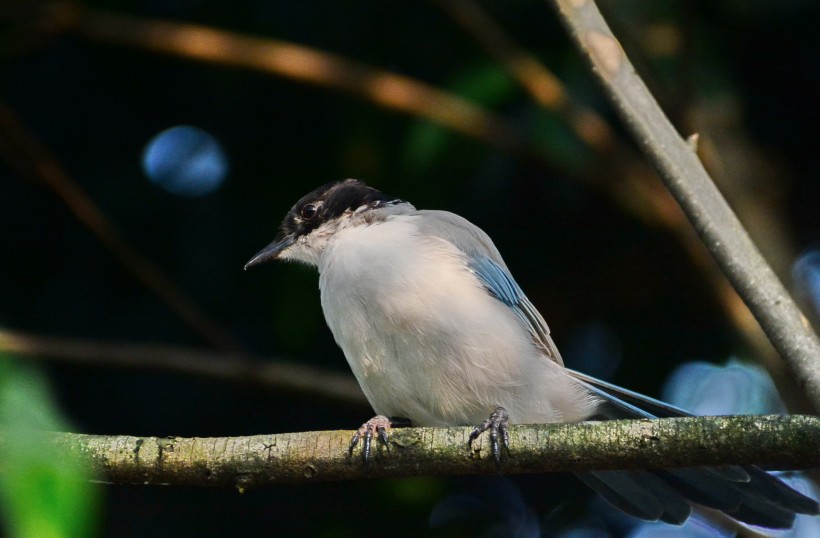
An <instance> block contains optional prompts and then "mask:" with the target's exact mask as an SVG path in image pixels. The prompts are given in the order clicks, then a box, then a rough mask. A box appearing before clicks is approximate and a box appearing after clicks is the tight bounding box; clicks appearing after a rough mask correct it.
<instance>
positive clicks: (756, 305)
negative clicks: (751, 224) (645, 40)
mask: <svg viewBox="0 0 820 538" xmlns="http://www.w3.org/2000/svg"><path fill="white" fill-rule="evenodd" d="M552 3H553V5H554V6H555V7H556V10H557V12H558V13H559V16H560V18H561V20H562V22H563V23H564V24H565V25H566V27H567V29H568V30H569V32H570V34H571V36H572V38H573V40H574V41H575V42H576V44H577V45H578V47H579V49H580V50H581V52H582V53H583V54H584V56H585V57H586V58H587V59H588V60H589V61H590V62H591V64H592V66H593V71H594V72H595V74H596V75H597V77H598V79H599V80H600V81H601V83H602V84H603V86H604V88H605V91H606V93H607V95H608V96H609V97H610V99H611V100H612V102H613V103H614V104H615V107H616V109H617V111H618V113H619V114H620V115H621V117H622V119H623V120H624V123H625V124H626V125H627V127H628V128H629V129H630V130H631V131H632V133H633V135H634V137H635V139H636V141H637V142H638V144H639V145H640V146H641V147H642V148H643V149H644V151H645V152H646V154H647V155H648V156H649V158H650V159H651V160H652V162H653V163H654V164H655V166H656V168H657V169H658V171H659V173H660V174H661V177H662V179H663V180H664V183H665V184H666V186H667V188H668V189H669V190H670V192H671V193H672V195H673V196H674V197H675V199H676V200H677V201H678V203H679V204H680V205H681V207H682V208H683V210H684V211H685V212H686V215H687V217H688V218H689V220H690V221H691V222H692V224H693V226H694V228H695V230H696V231H697V232H698V234H699V235H700V236H701V239H702V241H703V242H704V244H705V245H706V247H707V248H708V249H709V251H710V252H711V253H712V255H713V256H714V257H715V259H716V260H717V262H718V264H719V265H720V266H721V268H722V269H723V271H724V273H725V274H726V276H727V277H728V278H729V280H730V281H731V282H732V284H733V285H734V287H735V289H736V290H737V291H738V293H739V294H740V295H741V297H743V299H744V301H745V303H746V305H747V306H748V307H749V309H750V310H751V311H752V313H753V314H754V316H755V318H756V319H757V320H758V322H759V323H760V325H761V327H762V328H763V330H764V331H765V332H766V334H767V336H768V337H769V340H770V341H771V342H772V344H773V345H774V347H775V349H777V350H778V352H779V353H780V354H781V356H782V357H783V359H784V360H785V361H786V363H787V364H788V366H789V367H790V369H791V370H792V374H793V375H794V376H795V378H796V379H797V380H798V382H799V384H800V385H801V386H802V387H803V388H804V390H805V393H806V396H807V398H808V399H809V401H810V402H811V403H812V404H813V405H814V407H815V410H820V340H818V338H817V335H816V334H815V333H814V332H813V331H812V330H811V327H810V326H809V324H808V321H807V320H806V318H805V317H804V316H803V315H802V314H801V312H800V310H799V309H798V308H797V306H796V305H795V304H794V302H793V301H792V299H791V297H789V295H788V292H787V291H786V290H785V289H784V288H783V285H782V284H781V283H780V281H779V280H778V279H777V276H776V275H775V274H774V272H773V271H772V270H771V268H770V267H769V266H768V264H767V263H766V261H765V260H764V259H763V257H762V256H761V255H760V252H759V251H758V250H757V248H756V247H755V245H754V244H753V243H752V241H751V239H750V238H749V236H748V234H747V233H746V231H745V230H744V228H743V226H742V225H741V223H740V222H739V221H738V220H737V217H736V216H735V215H734V213H733V212H732V210H731V208H730V207H729V205H728V204H727V203H726V201H725V200H724V198H723V196H722V195H721V194H720V192H719V191H718V189H717V187H715V184H714V183H713V182H712V180H711V178H710V177H709V175H708V174H707V173H706V171H705V170H704V168H703V166H702V164H701V163H700V161H699V160H698V158H697V155H696V154H695V152H694V151H692V148H691V147H690V146H689V144H687V142H686V140H684V139H683V138H682V137H681V136H680V135H679V134H678V133H677V132H676V131H675V128H674V127H673V126H672V124H671V123H670V122H669V120H668V119H667V118H666V116H665V115H664V114H663V111H662V110H661V109H660V107H659V106H658V104H657V102H656V101H655V99H654V98H653V97H652V95H651V94H650V93H649V91H648V90H647V89H646V86H645V85H644V84H643V82H642V81H641V79H640V77H638V75H637V74H636V73H635V70H634V69H633V67H632V65H631V64H630V63H629V59H628V58H627V57H626V55H625V54H624V51H623V49H622V48H621V46H620V44H619V43H618V41H617V39H616V38H615V36H613V35H612V32H611V31H610V30H609V27H608V26H607V24H606V22H605V21H604V19H603V17H601V14H600V12H599V11H598V9H597V7H596V5H595V2H594V1H592V0H553V1H552Z"/></svg>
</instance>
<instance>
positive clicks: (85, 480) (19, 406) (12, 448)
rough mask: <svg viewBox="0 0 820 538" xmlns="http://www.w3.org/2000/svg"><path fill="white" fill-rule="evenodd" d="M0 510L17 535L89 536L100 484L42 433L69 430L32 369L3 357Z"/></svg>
mask: <svg viewBox="0 0 820 538" xmlns="http://www.w3.org/2000/svg"><path fill="white" fill-rule="evenodd" d="M0 428H2V431H0V435H2V441H3V442H2V444H0V462H2V463H0V465H1V466H2V472H0V514H2V523H3V527H4V528H5V530H6V532H7V533H8V534H7V535H8V536H10V537H14V538H63V537H65V538H68V537H82V536H91V535H92V534H93V532H92V531H93V529H94V528H95V527H97V509H98V504H99V489H98V487H96V486H94V485H93V484H91V483H90V482H89V480H90V479H91V478H92V474H91V472H90V471H89V469H88V467H87V466H85V465H84V464H83V463H82V462H80V461H77V459H76V458H74V457H72V456H71V455H69V454H68V453H66V452H64V451H62V450H60V449H58V448H57V447H55V446H53V445H51V444H50V443H48V442H46V441H45V440H44V439H43V438H41V436H39V435H38V434H39V432H42V431H70V430H71V429H72V428H70V427H69V426H68V424H67V423H66V421H65V420H64V419H63V418H62V416H60V413H59V411H58V410H57V408H56V406H55V403H54V401H53V400H52V398H51V395H50V394H49V390H48V387H47V386H46V383H45V380H44V379H43V378H42V377H41V376H40V375H39V374H38V373H37V372H36V371H35V370H33V369H31V368H25V367H22V366H20V365H18V364H17V363H14V362H12V361H11V360H10V359H8V358H5V357H0Z"/></svg>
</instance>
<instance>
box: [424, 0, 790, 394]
mask: <svg viewBox="0 0 820 538" xmlns="http://www.w3.org/2000/svg"><path fill="white" fill-rule="evenodd" d="M436 3H437V4H438V5H439V6H440V7H441V8H442V9H443V10H444V11H446V12H447V13H448V14H449V15H450V16H451V17H452V18H453V19H454V20H455V21H456V22H457V23H458V24H459V25H461V26H462V27H463V28H464V29H465V30H466V31H467V32H468V33H469V34H470V35H471V36H472V37H473V38H474V39H475V40H476V42H478V43H479V44H480V45H481V46H483V47H484V49H485V50H486V51H487V53H488V54H490V56H492V57H493V58H494V59H495V60H496V61H497V62H498V63H499V64H500V65H501V66H503V67H504V69H505V70H506V71H507V72H508V73H509V74H510V75H511V76H512V77H513V78H515V79H516V80H517V81H518V82H519V84H520V85H521V86H522V87H523V88H524V89H525V90H526V91H527V92H528V93H529V94H530V96H531V97H532V99H533V100H534V101H535V102H536V103H538V104H539V105H540V106H542V107H544V108H545V109H546V110H549V111H550V112H552V113H554V114H556V115H557V116H558V117H560V118H561V119H562V120H563V121H564V122H565V123H566V124H567V125H568V126H569V127H570V128H571V129H572V130H573V132H574V133H575V135H576V136H578V138H579V139H581V140H583V141H584V142H585V143H586V144H587V145H588V146H589V147H590V148H592V149H593V150H595V151H596V153H597V154H598V156H599V159H600V165H599V166H598V167H597V170H596V171H595V172H594V174H595V175H597V176H599V177H600V178H603V180H598V181H595V182H594V186H595V187H596V188H598V189H601V190H603V191H606V192H607V194H608V195H609V197H610V198H611V199H612V200H614V201H615V202H616V203H618V204H620V206H621V207H622V208H624V209H625V210H627V211H628V212H630V213H632V214H636V215H638V216H640V217H642V218H643V219H644V221H646V222H647V223H649V224H660V225H661V226H663V227H665V228H666V229H668V230H669V231H671V232H672V233H673V234H674V236H675V237H676V238H677V239H678V241H679V242H680V243H681V246H682V247H683V249H684V250H685V251H686V252H687V254H688V255H689V257H690V258H691V260H692V263H693V264H694V266H695V267H696V268H697V269H698V270H699V271H700V272H701V273H702V274H703V275H704V277H705V279H706V281H707V283H708V284H709V286H710V287H711V289H712V291H713V293H714V296H715V299H716V300H717V302H718V304H719V305H721V307H722V308H723V311H724V313H725V315H726V317H727V319H728V320H729V322H730V323H731V324H732V325H733V326H734V328H735V330H736V331H737V332H738V333H739V334H740V336H741V337H742V338H743V339H744V340H745V342H746V344H747V345H748V346H749V347H750V348H751V349H752V350H753V351H754V354H755V355H756V356H757V357H758V358H759V359H760V361H761V362H762V363H763V364H764V365H765V367H766V369H767V370H768V371H769V373H770V374H771V376H772V378H773V379H774V380H775V382H776V384H777V386H778V388H779V389H780V392H781V393H782V394H783V395H784V398H785V399H787V400H788V402H787V403H788V404H789V408H790V409H803V408H806V405H805V402H803V401H801V400H800V398H797V397H795V396H797V395H798V394H799V391H797V390H795V388H796V387H795V384H794V382H793V380H792V379H791V378H790V377H789V376H788V375H787V373H786V372H785V365H784V363H783V361H782V360H781V359H780V357H778V356H777V353H776V352H775V351H774V349H773V348H772V346H771V344H770V343H769V341H768V340H767V339H766V335H765V334H764V333H763V331H762V330H761V328H760V326H759V325H758V324H757V322H756V321H755V319H754V316H752V314H751V312H749V309H748V308H746V305H745V304H744V303H743V300H742V299H741V298H740V296H739V295H738V294H737V292H736V291H735V290H734V288H732V286H731V284H730V283H729V282H728V281H727V280H726V277H725V276H724V275H723V273H722V272H721V271H720V268H719V267H718V266H717V265H716V264H715V262H714V260H713V259H712V258H711V257H710V255H709V252H708V250H707V249H706V248H705V247H704V245H703V243H702V242H701V241H700V240H699V238H698V236H697V234H696V233H694V230H692V227H691V226H690V225H689V222H688V221H687V220H686V215H685V214H684V213H683V211H681V209H680V206H678V205H677V204H676V203H675V201H674V198H672V195H671V194H669V191H667V190H666V189H664V188H663V187H662V186H661V185H660V184H659V183H658V182H657V174H656V173H655V172H654V171H653V170H652V169H651V168H650V167H649V166H648V165H647V164H646V162H645V161H644V160H643V159H642V158H641V157H640V156H639V155H638V154H637V153H636V152H635V150H634V149H633V147H632V146H630V145H628V144H625V143H624V142H623V140H621V139H620V138H619V137H618V136H617V135H616V134H615V132H614V130H613V128H612V127H611V126H610V125H609V123H607V121H606V120H605V119H604V118H603V117H602V116H601V115H600V114H598V113H597V112H596V111H595V110H593V109H591V108H588V107H585V106H584V105H583V104H582V103H579V102H577V101H575V100H574V99H573V98H572V96H571V94H570V93H569V92H568V91H567V89H566V88H565V87H564V85H563V83H562V82H561V81H560V80H559V79H558V78H557V77H556V76H555V75H554V74H553V73H552V72H550V70H549V69H548V68H547V67H546V66H544V65H543V64H542V63H541V62H540V61H539V60H538V58H536V57H535V56H534V55H533V54H531V53H529V52H528V51H527V50H525V49H524V48H522V47H520V46H519V45H518V44H517V43H516V42H515V41H514V40H513V39H512V38H511V37H510V36H509V35H508V34H507V33H505V31H504V29H503V28H502V27H501V26H500V25H498V24H497V23H496V22H495V21H494V20H493V19H492V17H490V16H489V15H488V14H487V13H486V12H485V11H484V10H483V9H482V8H481V6H479V5H478V4H477V3H475V2H473V1H471V0H436Z"/></svg>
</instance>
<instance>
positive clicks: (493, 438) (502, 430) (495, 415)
mask: <svg viewBox="0 0 820 538" xmlns="http://www.w3.org/2000/svg"><path fill="white" fill-rule="evenodd" d="M509 421H510V415H509V413H507V410H506V409H504V408H503V407H499V408H497V409H496V410H495V411H493V412H492V413H491V414H490V418H488V419H487V420H485V421H484V422H483V423H482V424H480V425H479V426H476V427H475V429H474V430H473V433H471V434H470V443H469V444H470V447H472V446H473V441H475V440H476V439H478V436H479V435H481V434H482V433H484V432H485V431H487V430H490V449H492V452H493V458H495V463H496V464H500V463H501V446H503V447H504V449H505V450H506V451H507V453H508V454H509V451H510V432H509V431H507V423H508V422H509ZM499 437H500V441H501V442H500V443H499Z"/></svg>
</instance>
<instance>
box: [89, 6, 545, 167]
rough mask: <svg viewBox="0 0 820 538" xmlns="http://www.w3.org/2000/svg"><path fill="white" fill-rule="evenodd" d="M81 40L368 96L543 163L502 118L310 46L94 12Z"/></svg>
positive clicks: (537, 153) (538, 152)
mask: <svg viewBox="0 0 820 538" xmlns="http://www.w3.org/2000/svg"><path fill="white" fill-rule="evenodd" d="M77 30H78V32H79V33H80V35H82V36H83V37H85V38H87V39H93V40H95V41H102V42H108V43H115V44H119V45H128V46H132V47H138V48H142V49H147V50H151V51H154V52H159V53H163V54H171V55H174V56H181V57H184V58H186V59H193V60H200V61H206V62H212V63H217V64H220V65H228V66H232V67H240V68H245V69H253V70H256V71H261V72H267V73H274V74H276V75H278V76H283V77H287V78H291V79H294V80H297V81H300V82H306V83H310V84H317V85H320V86H326V87H330V88H335V89H339V90H343V91H346V92H349V93H352V94H355V95H359V96H362V97H364V98H366V99H368V100H370V101H372V102H374V103H376V104H378V105H380V106H383V107H385V108H389V109H393V110H398V111H401V112H405V113H410V114H414V115H417V116H420V117H423V118H427V119H429V120H431V121H433V122H436V123H438V124H441V125H444V126H446V127H448V128H450V129H452V130H453V131H456V132H459V133H462V134H465V135H467V136H470V137H472V138H476V139H478V140H481V141H483V142H485V143H486V144H488V145H490V146H493V147H497V148H500V149H503V150H504V151H508V152H510V153H513V154H522V153H523V154H525V155H529V156H530V157H533V158H535V159H538V160H543V159H544V156H543V152H541V151H539V150H537V149H535V148H533V147H532V146H531V145H530V144H529V143H528V142H527V140H526V139H525V138H524V137H522V136H521V135H520V134H519V133H518V132H517V130H516V129H515V128H514V127H513V126H512V125H510V124H509V122H507V121H506V120H505V119H504V118H502V117H500V116H496V115H495V114H492V113H491V112H488V111H487V110H485V109H483V108H482V107H480V106H478V105H475V104H473V103H471V102H469V101H467V100H465V99H462V98H460V97H458V96H456V95H453V94H451V93H448V92H445V91H442V90H439V89H438V88H435V87H433V86H430V85H427V84H424V83H422V82H420V81H418V80H415V79H412V78H410V77H406V76H402V75H397V74H395V73H390V72H388V71H383V70H379V69H376V68H373V67H370V66H367V65H365V64H362V63H359V62H356V61H354V60H350V59H348V58H345V57H343V56H340V55H336V54H330V53H327V52H323V51H320V50H317V49H313V48H311V47H307V46H304V45H297V44H294V43H289V42H286V41H280V40H275V39H269V38H257V37H250V36H247V35H243V34H238V33H235V32H229V31H226V30H217V29H214V28H210V27H207V26H203V25H197V24H183V23H177V22H170V21H159V20H151V19H142V18H139V17H131V16H127V15H115V14H108V13H102V12H99V11H92V10H89V11H88V12H87V13H85V14H84V15H83V16H81V17H79V18H78V21H77Z"/></svg>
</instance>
